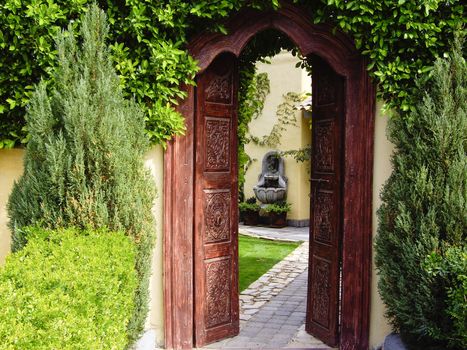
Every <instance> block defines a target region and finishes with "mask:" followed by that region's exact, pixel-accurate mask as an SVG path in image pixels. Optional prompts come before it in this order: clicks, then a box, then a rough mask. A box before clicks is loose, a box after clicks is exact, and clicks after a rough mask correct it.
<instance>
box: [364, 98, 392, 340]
mask: <svg viewBox="0 0 467 350" xmlns="http://www.w3.org/2000/svg"><path fill="white" fill-rule="evenodd" d="M381 107H382V103H381V102H378V103H377V106H376V119H375V146H374V164H373V237H375V236H376V233H377V228H378V219H377V217H376V211H377V209H378V208H379V206H380V205H381V199H380V198H379V194H380V192H381V189H382V187H383V185H384V183H385V182H386V180H387V179H388V177H389V175H391V171H392V166H391V161H390V160H391V154H392V152H393V150H394V147H393V145H392V143H390V142H389V141H388V139H387V137H386V126H387V121H388V117H387V116H384V115H383V114H382V112H381ZM371 277H372V278H371V303H370V346H377V345H379V344H380V343H381V342H382V341H383V339H384V337H385V336H386V335H387V334H388V333H390V332H391V328H390V326H389V324H388V322H387V320H386V318H385V317H384V310H385V308H384V304H383V302H382V301H381V297H380V296H379V293H378V287H377V285H378V276H377V275H376V270H375V268H374V263H373V269H372V276H371Z"/></svg>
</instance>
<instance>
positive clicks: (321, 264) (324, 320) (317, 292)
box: [311, 257, 331, 328]
mask: <svg viewBox="0 0 467 350" xmlns="http://www.w3.org/2000/svg"><path fill="white" fill-rule="evenodd" d="M330 266H331V265H330V264H329V263H328V262H326V261H325V260H323V259H319V258H316V257H313V274H312V275H313V281H314V283H313V295H314V298H313V305H312V306H311V310H312V314H311V317H312V318H313V320H314V321H316V322H318V323H319V324H321V325H322V326H323V327H325V328H329V306H330V305H329V303H330V298H331V297H330V295H331V291H330V287H331V284H330V281H329V275H330V273H331V270H330Z"/></svg>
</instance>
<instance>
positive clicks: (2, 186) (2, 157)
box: [0, 149, 24, 265]
mask: <svg viewBox="0 0 467 350" xmlns="http://www.w3.org/2000/svg"><path fill="white" fill-rule="evenodd" d="M23 155H24V151H23V150H22V149H12V150H0V265H1V264H3V263H4V261H5V257H6V256H7V254H8V253H9V252H10V242H11V239H10V231H9V230H8V226H7V224H8V216H7V212H6V205H7V202H8V197H9V195H10V192H11V189H12V187H13V184H14V182H15V180H16V179H18V178H19V177H20V176H21V174H22V173H23Z"/></svg>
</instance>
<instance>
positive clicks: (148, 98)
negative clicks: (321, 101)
mask: <svg viewBox="0 0 467 350" xmlns="http://www.w3.org/2000/svg"><path fill="white" fill-rule="evenodd" d="M291 1H292V0H291ZM91 2H92V0H72V1H71V0H22V1H19V0H4V1H3V2H2V3H1V4H0V24H1V26H0V148H4V147H13V146H15V145H16V144H18V143H20V142H26V141H27V130H26V128H25V123H24V114H25V107H26V105H27V104H28V102H29V100H30V98H31V94H32V91H33V89H34V84H36V83H38V82H39V80H40V78H41V77H42V78H44V79H45V80H48V81H49V82H50V84H49V86H50V87H53V77H52V75H51V72H52V70H53V66H54V64H55V63H54V62H55V61H54V57H55V56H56V50H55V46H54V43H53V37H54V36H55V34H56V33H57V32H58V31H60V30H61V29H62V28H64V27H65V26H66V25H67V23H68V21H69V20H74V21H75V23H74V25H75V26H77V25H78V24H79V16H80V14H82V13H83V12H84V11H85V9H86V5H87V4H89V3H91ZM293 2H295V3H298V4H299V5H302V6H304V8H305V10H307V11H309V14H310V21H314V22H316V23H318V22H319V23H330V24H331V25H334V26H336V28H338V29H341V30H343V31H344V32H346V33H348V34H349V35H351V36H352V37H353V38H354V39H355V44H356V46H357V48H359V49H360V50H361V52H362V53H363V55H365V56H366V57H367V58H368V69H369V70H370V72H371V74H372V76H373V77H374V78H375V82H377V83H378V86H379V89H378V91H379V95H380V97H382V98H384V99H385V101H386V102H387V104H388V106H389V107H391V108H394V109H395V110H396V111H400V112H404V111H408V110H409V109H411V106H413V101H412V97H411V96H412V94H413V91H414V79H413V78H414V77H415V76H416V75H421V76H423V75H425V74H426V73H428V72H429V71H430V70H431V66H432V64H433V62H434V60H435V58H436V57H438V56H442V55H443V54H444V53H445V52H446V51H447V48H448V45H449V42H450V41H451V40H452V38H453V32H454V31H455V30H459V29H460V28H463V26H464V25H465V18H466V16H465V6H464V5H463V2H462V0H429V1H426V0H410V1H406V0H398V1H394V0H347V1H343V0H321V1H309V0H294V1H293ZM97 3H98V4H99V6H100V7H101V8H103V9H105V11H106V13H107V16H108V17H109V21H110V32H109V37H110V42H111V43H112V45H111V54H112V59H113V62H114V65H115V67H116V69H117V73H118V74H119V75H120V80H121V84H122V86H123V87H124V93H125V94H126V96H131V97H134V98H135V100H136V101H137V102H139V103H140V105H141V107H142V108H143V110H144V112H145V117H146V131H147V134H148V136H149V137H150V139H151V141H152V142H155V143H161V144H164V143H165V142H166V141H167V140H169V139H170V138H171V137H172V136H173V135H174V134H180V133H182V132H183V130H184V124H183V119H182V117H181V115H180V114H178V113H177V112H176V111H175V110H174V108H173V106H174V105H175V104H176V103H177V100H178V99H180V98H183V97H184V93H183V92H182V90H181V86H183V85H184V84H188V85H189V84H193V78H194V76H195V74H196V72H197V65H196V62H195V61H194V60H193V59H192V58H191V57H190V56H189V55H187V54H186V51H185V48H186V43H187V42H188V40H189V38H190V37H191V36H192V35H193V34H195V33H196V32H198V31H201V30H205V29H209V30H217V31H223V32H225V28H224V27H223V26H222V23H223V21H224V20H225V19H226V18H227V17H229V16H230V15H232V14H234V13H235V12H237V11H239V10H241V9H242V8H244V7H252V8H256V9H262V8H278V6H279V1H278V0H253V1H251V0H219V1H216V2H213V1H209V0H190V1H186V0H160V1H145V0H126V1H124V0H99V1H97ZM462 30H463V29H462ZM266 34H267V33H266ZM264 38H265V40H262V41H260V40H258V41H257V43H256V44H255V45H254V46H253V48H254V50H257V52H261V51H263V52H264V51H269V52H270V51H274V50H277V48H279V47H280V46H281V45H282V42H281V41H280V40H279V41H278V40H277V38H276V37H272V38H266V36H264ZM254 50H252V51H250V55H247V57H250V58H252V59H253V58H257V57H254V56H255V52H254ZM257 52H256V56H258V54H257ZM253 62H254V61H253Z"/></svg>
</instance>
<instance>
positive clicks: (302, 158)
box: [280, 145, 311, 163]
mask: <svg viewBox="0 0 467 350" xmlns="http://www.w3.org/2000/svg"><path fill="white" fill-rule="evenodd" d="M280 155H281V156H283V157H292V158H293V159H295V161H296V162H298V163H303V162H309V161H310V160H311V145H307V146H305V147H303V148H299V149H294V150H289V151H283V152H280Z"/></svg>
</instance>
